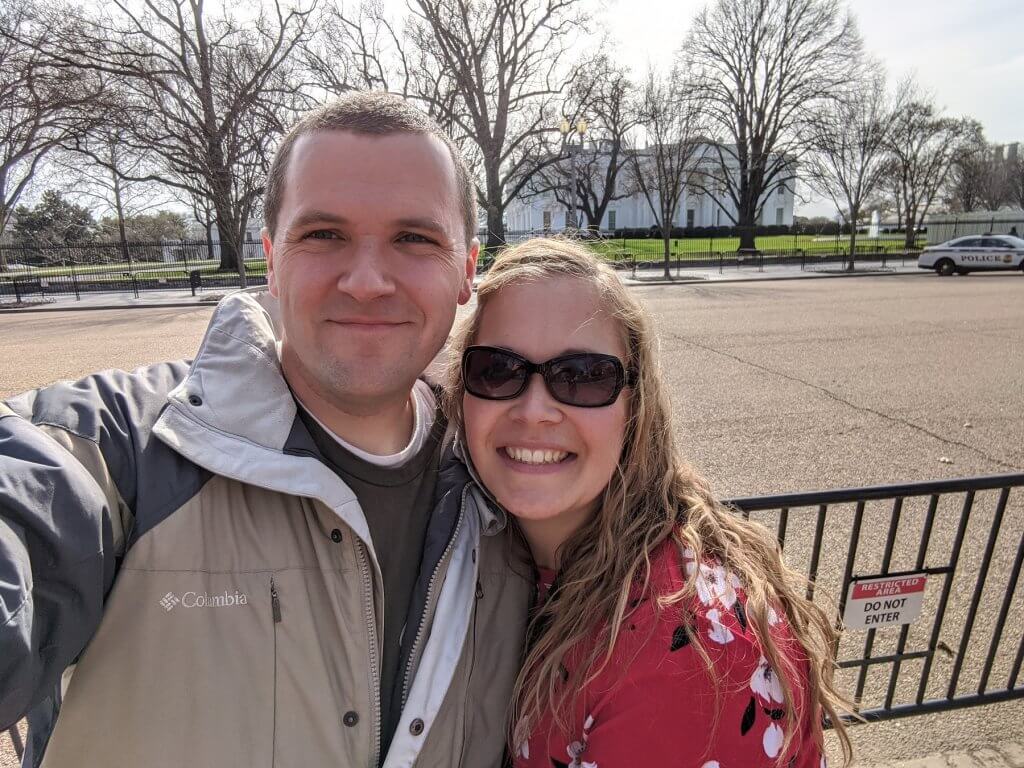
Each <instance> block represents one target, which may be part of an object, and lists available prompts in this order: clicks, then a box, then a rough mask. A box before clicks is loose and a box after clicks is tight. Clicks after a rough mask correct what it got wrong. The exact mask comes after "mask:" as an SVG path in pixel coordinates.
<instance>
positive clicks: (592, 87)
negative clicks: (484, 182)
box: [524, 55, 637, 230]
mask: <svg viewBox="0 0 1024 768" xmlns="http://www.w3.org/2000/svg"><path fill="white" fill-rule="evenodd" d="M632 93H633V84H632V82H630V80H629V77H628V75H627V74H626V72H625V71H624V70H623V69H622V68H621V67H619V66H617V65H616V64H614V63H613V62H612V61H611V59H610V58H609V57H608V56H606V55H600V56H598V57H596V58H595V59H594V60H593V61H591V62H590V63H588V64H587V66H586V67H585V68H583V69H581V71H580V72H579V77H578V78H577V81H576V82H575V83H574V84H573V86H572V88H571V89H570V91H569V97H568V98H567V99H566V103H565V106H564V108H563V114H564V115H565V116H566V123H567V124H568V125H569V126H570V129H571V132H570V133H569V134H568V135H567V136H566V147H565V150H566V152H567V153H568V157H563V158H562V159H561V160H560V161H559V162H558V163H556V164H554V165H550V166H547V167H545V168H541V169H540V170H539V171H536V172H535V173H533V175H532V177H531V179H530V180H529V182H528V183H527V185H526V188H525V189H524V193H525V194H526V195H527V196H538V195H551V196H553V197H554V198H555V200H556V201H558V203H559V204H561V205H563V206H565V207H566V208H567V209H573V208H579V210H580V211H582V213H583V215H584V216H585V217H586V219H587V228H588V229H591V230H598V229H600V227H601V222H602V221H603V220H604V216H605V212H606V211H607V210H608V206H609V205H610V204H611V203H613V202H614V201H616V200H621V199H623V198H626V197H629V196H630V195H633V194H634V193H635V192H636V191H637V188H636V185H635V184H634V183H633V182H632V176H631V174H629V173H628V172H624V171H625V170H626V169H627V166H629V164H630V163H631V160H630V159H629V155H628V154H627V151H626V149H627V143H628V141H627V140H628V136H629V134H630V132H631V131H632V130H633V128H634V127H635V126H636V121H637V114H636V105H635V103H634V101H635V100H634V99H633V98H632ZM580 120H585V121H586V124H587V130H586V134H585V136H579V135H578V125H579V121H580ZM577 137H578V138H579V143H578V144H577V141H576V139H577ZM585 141H586V142H587V143H589V146H587V143H585Z"/></svg>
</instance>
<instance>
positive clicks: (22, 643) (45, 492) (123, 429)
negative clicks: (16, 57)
mask: <svg viewBox="0 0 1024 768" xmlns="http://www.w3.org/2000/svg"><path fill="white" fill-rule="evenodd" d="M187 370H188V364H187V362H185V361H182V362H177V363H160V364H157V365H153V366H149V367H147V368H141V369H139V370H138V371H135V372H134V373H125V372H123V371H107V372H104V373H100V374H95V375H93V376H89V377H87V378H85V379H82V380H81V381H77V382H62V383H59V384H54V385H53V386H50V387H46V388H44V389H40V390H36V391H34V392H29V393H26V394H24V395H20V396H18V397H17V398H14V399H12V400H10V401H8V403H7V404H2V403H0V728H2V727H6V726H7V725H9V724H11V723H13V722H16V721H17V720H18V719H19V718H21V717H22V716H23V715H24V714H25V713H26V712H27V711H28V710H29V709H31V708H32V707H33V706H35V705H36V704H38V703H39V702H40V701H42V700H44V699H45V698H46V697H47V696H50V695H51V694H52V693H53V691H54V689H55V687H56V685H57V683H58V682H59V680H60V677H61V675H62V674H63V672H64V670H65V669H66V668H67V667H68V666H69V665H70V664H72V663H74V662H75V661H76V659H77V658H78V656H79V655H80V654H81V653H82V651H83V650H84V649H85V646H86V645H87V644H88V642H89V640H90V639H91V638H92V636H93V634H94V633H95V632H96V629H97V627H98V626H99V623H100V620H101V618H102V614H103V602H104V599H105V597H106V595H107V593H108V592H109V591H110V589H111V587H112V586H113V583H114V577H115V575H116V572H117V567H118V565H119V563H120V561H121V559H122V558H123V556H124V554H125V552H126V551H127V549H128V547H129V546H130V541H131V537H133V536H134V537H138V536H139V535H141V533H142V532H144V530H145V529H146V528H147V527H149V526H152V525H154V524H155V523H156V522H157V521H159V520H160V519H162V517H163V516H165V515H166V514H167V511H168V509H173V508H174V506H175V501H176V497H177V496H178V495H179V494H181V493H185V492H188V491H189V488H190V487H191V486H194V481H191V480H189V478H191V476H192V475H194V474H195V471H194V470H195V468H194V467H191V465H188V466H185V465H184V464H183V462H182V461H177V460H176V458H175V457H176V456H177V455H176V454H174V453H173V451H171V449H170V448H168V447H166V446H164V445H162V444H160V443H159V441H156V440H153V439H151V438H152V435H151V431H152V426H153V424H154V423H155V421H156V419H157V418H158V417H159V414H160V412H161V410H162V408H163V406H164V405H165V403H166V397H167V392H168V391H170V390H171V389H172V388H173V387H174V386H176V385H177V383H178V382H180V381H181V379H182V378H183V377H184V375H185V373H186V372H187Z"/></svg>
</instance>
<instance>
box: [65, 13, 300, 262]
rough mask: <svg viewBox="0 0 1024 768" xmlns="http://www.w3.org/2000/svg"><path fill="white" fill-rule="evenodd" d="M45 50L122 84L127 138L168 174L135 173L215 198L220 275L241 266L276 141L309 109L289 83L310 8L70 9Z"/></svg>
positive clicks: (67, 63) (139, 178) (143, 178)
mask: <svg viewBox="0 0 1024 768" xmlns="http://www.w3.org/2000/svg"><path fill="white" fill-rule="evenodd" d="M59 13H60V14H62V18H60V19H58V18H56V17H51V19H50V21H51V25H52V26H55V27H56V28H57V29H60V31H61V33H60V34H55V35H53V36H52V39H51V40H50V41H49V43H48V44H47V45H45V50H46V52H47V54H48V56H49V57H50V59H51V60H52V61H54V62H55V63H57V64H59V65H61V66H65V67H69V68H74V69H77V70H86V71H94V72H98V73H104V74H107V75H110V76H113V77H115V78H116V79H117V81H118V83H119V85H120V89H121V92H122V94H123V97H124V102H123V103H122V107H123V109H124V110H126V111H129V112H132V113H134V114H136V115H142V116H143V118H144V119H137V120H132V121H130V122H129V123H128V125H127V126H126V131H125V133H124V134H123V135H122V140H123V142H124V143H125V144H126V145H127V146H129V147H133V148H135V149H136V150H138V151H140V152H142V151H151V152H152V153H153V154H154V156H155V157H157V158H158V160H159V166H160V167H159V169H156V170H153V171H152V172H147V173H145V174H140V175H137V176H136V175H128V176H125V178H126V179H130V180H132V181H139V182H144V181H159V182H161V183H163V184H166V185H169V186H171V187H175V188H178V189H180V190H182V191H183V192H185V193H187V194H188V195H189V196H192V197H207V198H208V199H209V202H210V207H211V208H212V209H213V211H214V219H215V224H216V227H217V231H218V235H219V239H220V255H221V269H238V270H239V272H240V274H242V277H243V282H244V261H242V260H241V259H240V258H239V253H240V249H241V247H242V242H243V235H244V231H245V226H246V222H247V220H248V218H249V216H250V214H251V213H252V211H253V209H254V207H255V206H257V205H258V202H259V199H260V197H261V195H262V193H263V185H264V179H265V175H266V170H267V167H268V165H269V159H270V155H271V144H272V142H273V139H274V137H276V136H278V135H280V134H281V133H282V132H283V130H284V127H285V125H286V124H287V123H288V122H289V121H290V119H291V117H292V115H293V113H294V111H295V110H296V109H297V108H299V107H300V106H301V105H304V104H306V103H307V102H306V100H305V97H304V96H303V94H302V93H301V92H300V91H299V90H298V89H297V88H296V87H295V85H294V84H293V82H292V81H291V80H290V77H291V69H292V67H294V66H295V65H296V55H295V54H296V50H297V49H298V48H299V47H301V46H302V45H303V43H304V42H305V41H306V40H307V39H308V37H309V35H310V28H311V26H312V25H311V18H312V13H313V11H312V9H309V8H306V9H299V8H290V9H289V8H285V7H284V6H282V5H281V3H280V2H279V0H272V3H271V4H270V5H265V6H260V7H259V8H258V10H257V12H256V13H255V14H254V15H253V16H250V17H246V18H244V19H240V18H236V17H235V16H233V15H232V14H231V13H230V12H228V11H227V10H226V9H224V8H223V7H222V8H220V9H219V10H218V11H215V12H210V11H209V10H208V8H207V7H206V5H205V4H204V3H203V2H201V0H138V1H137V2H136V1H135V0H112V2H110V3H108V4H107V5H106V6H104V10H102V11H99V12H96V13H90V12H88V11H82V12H77V11H75V10H74V9H71V8H61V9H59Z"/></svg>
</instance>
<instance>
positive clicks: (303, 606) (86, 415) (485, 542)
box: [0, 294, 532, 768]
mask: <svg viewBox="0 0 1024 768" xmlns="http://www.w3.org/2000/svg"><path fill="white" fill-rule="evenodd" d="M276 341H277V340H276V337H275V333H274V329H273V327H272V322H271V320H270V317H269V315H268V314H267V312H266V311H264V309H263V308H262V307H261V305H260V304H259V303H258V301H257V300H256V298H254V297H253V296H252V295H249V294H236V295H234V296H232V297H229V298H227V299H225V300H224V301H223V302H221V304H220V306H219V307H218V308H217V310H216V312H215V314H214V316H213V318H212V321H211V323H210V327H209V329H208V331H207V333H206V336H205V338H204V340H203V344H202V347H201V348H200V350H199V353H198V355H197V357H196V359H195V361H194V362H193V363H191V365H188V364H187V363H171V364H161V365H156V366H151V367H148V368H143V369H140V370H138V371H136V372H134V373H131V374H127V373H123V372H106V373H102V374H97V375H95V376H91V377H89V378H87V379H84V380H82V381H80V382H77V383H62V384H57V385H54V386H52V387H48V388H45V389H42V390H37V391H34V392H30V393H27V394H25V395H22V396H20V397H18V398H15V399H14V400H12V401H10V402H9V403H8V404H7V405H6V406H4V405H0V727H6V726H8V725H9V724H10V723H12V722H14V721H16V720H17V719H19V718H20V717H22V716H23V715H24V714H25V713H26V712H28V711H30V710H32V711H33V713H34V716H33V717H32V718H31V719H30V720H31V723H32V727H33V729H34V731H35V733H34V741H35V742H36V743H37V745H40V746H41V745H44V744H45V745H46V746H45V752H44V753H43V754H40V752H41V751H42V750H40V749H39V748H38V747H37V749H36V754H35V755H34V756H33V763H34V764H39V763H40V760H41V764H42V765H43V766H46V767H47V768H49V767H50V766H53V767H55V768H63V767H64V766H76V767H81V768H85V767H87V766H97V767H98V766H103V768H116V767H118V766H126V767H127V766H151V767H153V768H156V767H158V766H167V768H171V767H172V766H173V768H180V767H181V766H196V767H198V766H210V767H211V768H212V767H214V766H216V767H217V768H227V767H228V766H239V768H241V767H243V766H244V767H245V768H250V767H251V766H268V767H269V766H276V767H277V768H280V767H281V766H332V767H333V768H376V767H377V766H378V765H379V764H383V765H384V766H385V768H400V767H401V768H405V767H407V766H416V767H417V768H451V767H452V766H465V768H488V767H490V766H498V765H500V763H501V758H502V752H503V747H504V744H505V738H506V733H507V731H506V717H507V714H508V709H509V700H510V695H511V690H512V684H513V681H514V678H515V675H516V672H517V670H518V667H519V664H520V661H521V656H522V650H523V640H524V635H525V624H526V619H527V611H528V602H529V599H530V594H531V588H532V587H531V584H530V581H529V579H528V577H527V576H526V575H525V574H523V573H521V571H522V568H521V567H518V566H515V567H514V566H513V562H514V561H515V560H516V559H517V558H515V557H513V556H512V554H511V552H512V549H511V544H510V541H509V537H508V536H507V535H506V532H505V519H504V513H502V512H501V511H500V510H496V509H494V508H493V507H492V506H491V505H489V504H488V502H487V501H486V499H485V497H484V496H483V494H482V493H481V492H480V490H479V488H478V487H477V486H476V485H475V484H474V483H473V481H472V480H471V479H470V477H469V475H468V474H467V472H466V469H465V467H464V466H463V465H462V464H461V463H460V462H458V461H457V460H454V459H451V458H449V460H448V461H447V462H446V463H445V464H444V465H443V466H442V470H441V476H440V478H439V481H438V494H437V495H438V499H437V503H436V506H435V509H434V512H433V515H432V517H431V521H430V525H429V528H428V531H427V536H426V544H425V551H424V554H423V561H422V564H421V568H420V578H419V582H418V583H417V586H416V590H415V594H414V597H413V605H412V607H411V609H410V613H409V618H408V620H407V623H406V630H405V633H404V636H403V646H402V653H403V665H404V669H405V676H404V681H403V683H404V687H403V701H404V707H403V710H402V716H401V721H400V724H399V726H398V730H397V732H396V734H395V737H394V740H393V742H392V744H391V747H390V750H389V752H388V754H387V755H386V756H381V755H380V754H379V752H380V735H379V731H380V723H379V717H380V702H379V685H380V681H379V667H378V664H379V657H380V638H381V636H382V629H383V628H382V626H381V622H382V618H381V617H382V615H383V612H382V610H381V605H382V601H383V600H384V599H386V596H385V595H382V594H381V576H380V571H379V568H378V565H377V558H376V555H375V553H374V548H373V546H372V544H371V542H370V538H369V534H368V529H367V525H366V519H365V517H364V514H363V510H362V509H361V508H360V506H359V503H358V501H357V500H356V498H355V496H354V495H353V493H352V492H351V491H350V490H349V488H348V487H347V486H346V485H345V484H344V483H343V482H342V481H340V480H339V479H338V477H337V475H335V473H334V472H333V471H332V470H331V469H330V468H328V467H327V466H326V465H325V464H324V463H323V462H322V461H321V459H320V456H319V454H318V452H317V449H316V447H315V445H314V444H313V441H312V439H311V438H310V436H309V434H308V432H307V431H306V429H305V427H304V425H303V424H302V421H301V420H300V419H297V418H296V411H295V409H296V406H295V403H294V400H293V398H292V396H291V394H290V392H289V389H288V387H287V385H286V383H285V381H284V379H283V378H282V375H281V371H280V368H279V363H278V356H277V352H276ZM62 677H63V681H62ZM61 682H63V688H64V693H63V701H62V703H61V705H60V707H59V714H57V707H56V704H55V701H56V700H57V699H58V698H59V697H58V696H56V695H55V691H56V690H57V687H58V684H59V683H61ZM47 737H48V744H46V742H47Z"/></svg>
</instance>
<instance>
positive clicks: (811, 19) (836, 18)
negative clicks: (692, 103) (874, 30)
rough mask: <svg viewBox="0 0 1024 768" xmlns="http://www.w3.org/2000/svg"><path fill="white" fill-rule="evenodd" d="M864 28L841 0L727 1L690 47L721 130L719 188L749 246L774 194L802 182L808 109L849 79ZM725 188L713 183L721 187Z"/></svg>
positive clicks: (697, 29) (715, 127)
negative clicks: (799, 171) (799, 168)
mask: <svg viewBox="0 0 1024 768" xmlns="http://www.w3.org/2000/svg"><path fill="white" fill-rule="evenodd" d="M860 46H861V43H860V37H859V35H858V33H857V30H856V26H855V25H854V22H853V20H852V19H851V17H850V16H849V14H848V13H846V12H844V10H843V7H842V5H841V3H840V0H718V1H717V2H716V3H715V4H714V5H713V6H711V7H708V8H706V9H704V10H703V11H702V12H701V13H699V14H698V15H697V18H696V19H695V20H694V24H693V29H692V30H691V32H690V34H689V36H688V37H687V39H686V41H685V43H684V46H683V56H684V58H685V60H686V61H687V62H688V67H689V68H690V69H691V71H693V73H694V76H695V78H696V83H697V86H698V87H699V88H700V90H701V92H702V96H703V99H704V101H705V104H706V109H707V114H708V118H709V121H710V124H711V130H712V132H713V134H714V135H715V138H716V139H717V142H716V144H715V152H716V155H717V158H716V159H717V163H716V168H715V169H714V170H713V171H712V172H710V173H709V178H710V179H711V180H712V182H713V185H714V187H715V188H716V190H717V189H720V190H722V192H723V193H724V195H725V196H726V199H727V200H730V201H731V203H732V208H733V209H734V210H735V214H733V213H732V211H729V210H727V211H726V212H727V213H728V215H729V217H730V218H731V219H732V220H733V222H734V223H735V224H736V225H737V226H738V227H739V229H740V248H753V247H754V227H755V225H756V223H757V220H758V218H759V216H760V214H761V209H762V207H763V205H764V203H765V201H766V200H767V198H768V195H769V194H770V193H771V192H772V191H773V190H775V189H778V188H780V187H783V186H787V187H791V186H792V185H793V184H794V180H795V176H796V169H797V161H798V160H799V158H800V156H801V155H802V154H803V152H804V151H805V149H806V147H805V145H804V144H803V142H802V138H801V137H802V133H803V131H802V129H803V127H804V125H805V123H806V121H807V120H808V118H809V117H811V116H813V115H814V114H815V112H816V111H817V110H818V109H819V108H821V106H822V105H823V104H824V103H825V102H827V101H828V100H829V99H831V98H833V96H834V95H835V94H836V92H837V91H838V90H840V89H841V87H842V86H844V85H845V84H846V83H847V82H848V81H849V80H850V75H851V71H852V67H853V66H854V64H855V62H856V60H857V58H858V56H859V52H860ZM716 190H708V192H710V193H711V194H715V192H716Z"/></svg>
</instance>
